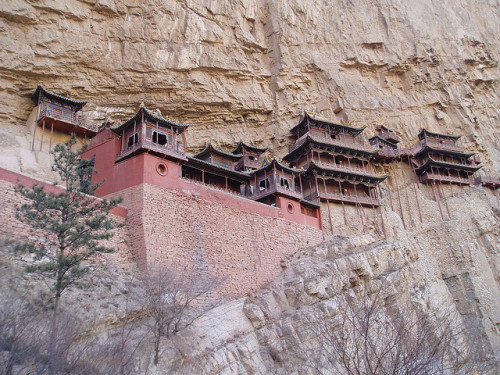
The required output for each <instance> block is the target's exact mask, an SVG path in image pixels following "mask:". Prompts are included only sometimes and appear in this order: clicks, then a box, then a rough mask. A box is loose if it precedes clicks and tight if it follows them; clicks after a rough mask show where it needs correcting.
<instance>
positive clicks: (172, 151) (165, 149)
mask: <svg viewBox="0 0 500 375" xmlns="http://www.w3.org/2000/svg"><path fill="white" fill-rule="evenodd" d="M139 149H144V150H149V151H153V152H158V153H160V154H163V155H166V156H172V157H174V158H177V159H182V160H187V158H186V155H185V154H184V152H181V151H178V150H177V146H174V145H169V144H168V145H160V144H158V143H154V142H151V141H150V140H148V139H147V140H142V139H139V141H138V142H136V143H134V144H133V145H132V146H130V147H127V148H126V149H125V150H123V151H122V152H120V153H119V154H118V155H117V156H116V160H117V161H118V160H120V159H123V158H125V157H127V156H128V155H130V154H133V153H134V152H136V151H137V150H139Z"/></svg>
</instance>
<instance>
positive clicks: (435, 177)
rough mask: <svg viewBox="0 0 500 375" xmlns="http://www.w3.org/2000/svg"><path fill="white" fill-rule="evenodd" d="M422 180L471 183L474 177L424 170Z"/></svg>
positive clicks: (420, 177) (461, 183)
mask: <svg viewBox="0 0 500 375" xmlns="http://www.w3.org/2000/svg"><path fill="white" fill-rule="evenodd" d="M419 179H420V182H429V181H431V182H443V183H447V184H450V183H453V184H460V185H470V184H472V182H473V180H472V177H467V178H466V177H458V176H444V175H440V174H437V173H428V172H424V174H422V175H421V176H419Z"/></svg>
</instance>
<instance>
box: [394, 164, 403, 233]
mask: <svg viewBox="0 0 500 375" xmlns="http://www.w3.org/2000/svg"><path fill="white" fill-rule="evenodd" d="M394 182H395V183H396V192H397V193H398V201H399V208H400V209H401V219H402V220H403V227H404V228H405V229H406V221H405V216H404V212H403V204H402V203H401V192H400V191H399V185H398V177H397V173H394Z"/></svg>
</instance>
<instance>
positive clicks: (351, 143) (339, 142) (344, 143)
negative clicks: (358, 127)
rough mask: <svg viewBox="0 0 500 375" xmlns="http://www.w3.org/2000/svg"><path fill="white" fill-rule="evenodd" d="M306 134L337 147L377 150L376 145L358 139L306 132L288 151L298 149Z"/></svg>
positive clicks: (368, 150)
mask: <svg viewBox="0 0 500 375" xmlns="http://www.w3.org/2000/svg"><path fill="white" fill-rule="evenodd" d="M307 136H310V137H311V138H312V139H313V140H315V141H317V142H321V143H327V144H331V145H334V146H339V147H347V148H351V149H355V150H360V151H365V152H374V151H377V147H374V146H372V145H366V144H364V143H361V142H360V141H355V140H352V139H349V138H339V139H333V138H329V137H322V136H319V135H317V134H314V135H311V134H310V133H306V134H304V135H302V136H301V137H300V138H299V139H297V141H296V142H295V144H294V145H293V146H292V147H290V149H289V151H288V153H291V152H293V151H295V150H296V149H298V148H299V147H300V146H302V144H303V143H304V142H305V140H306V138H307Z"/></svg>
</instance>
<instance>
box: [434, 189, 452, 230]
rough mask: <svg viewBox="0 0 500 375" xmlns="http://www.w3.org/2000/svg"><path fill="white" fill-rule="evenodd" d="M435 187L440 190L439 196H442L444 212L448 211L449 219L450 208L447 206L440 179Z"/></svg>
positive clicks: (449, 216)
mask: <svg viewBox="0 0 500 375" xmlns="http://www.w3.org/2000/svg"><path fill="white" fill-rule="evenodd" d="M437 188H438V190H441V196H442V197H443V201H444V205H445V207H446V212H448V218H449V219H450V220H451V214H450V208H449V207H448V201H447V200H446V197H445V195H444V190H443V186H442V184H441V181H439V184H438V186H437Z"/></svg>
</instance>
